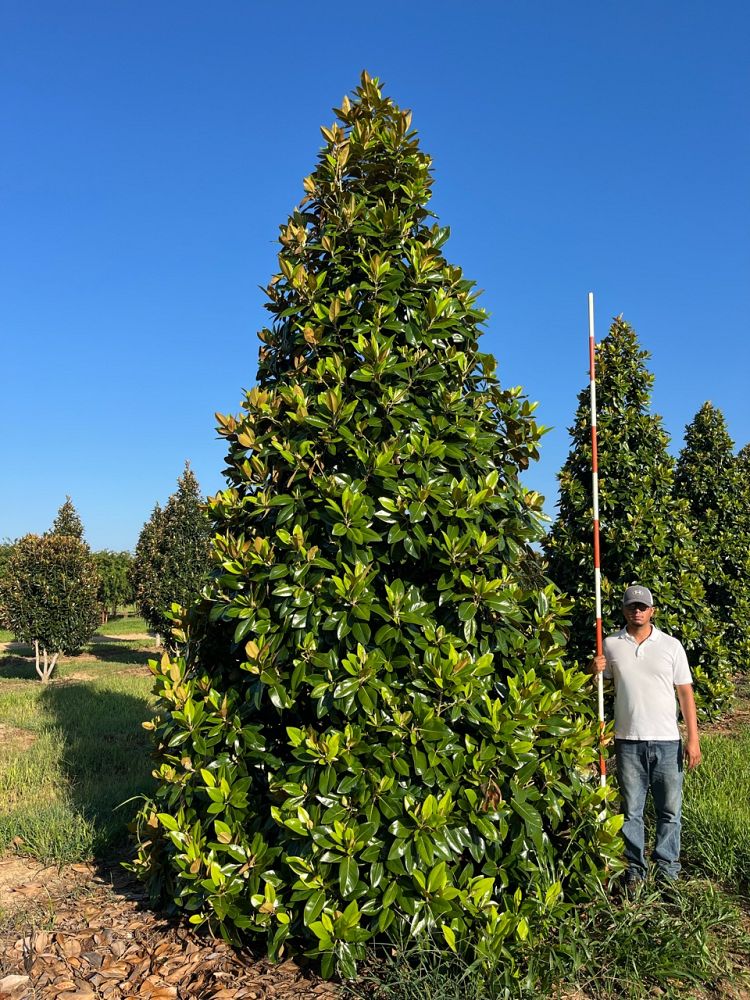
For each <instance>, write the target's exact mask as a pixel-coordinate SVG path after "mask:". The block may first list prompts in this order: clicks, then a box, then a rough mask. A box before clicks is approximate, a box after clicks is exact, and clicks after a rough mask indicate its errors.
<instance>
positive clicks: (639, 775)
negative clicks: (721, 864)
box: [615, 740, 682, 879]
mask: <svg viewBox="0 0 750 1000" xmlns="http://www.w3.org/2000/svg"><path fill="white" fill-rule="evenodd" d="M615 754H616V756H617V775H618V778H619V779H620V795H621V796H622V811H623V813H624V814H625V822H624V823H623V825H622V837H623V840H624V841H625V859H626V861H627V863H628V876H629V877H630V878H641V879H642V878H645V877H646V875H647V873H648V866H647V864H646V854H645V846H646V844H645V830H644V827H643V809H644V807H645V805H646V796H647V795H648V792H649V790H650V791H651V796H652V798H653V800H654V809H655V811H656V842H655V844H654V850H653V853H652V859H653V861H654V863H655V864H656V866H657V868H658V873H659V875H660V876H661V877H662V878H666V879H675V878H677V876H678V875H679V873H680V819H681V815H682V742H681V741H680V740H652V741H649V740H615Z"/></svg>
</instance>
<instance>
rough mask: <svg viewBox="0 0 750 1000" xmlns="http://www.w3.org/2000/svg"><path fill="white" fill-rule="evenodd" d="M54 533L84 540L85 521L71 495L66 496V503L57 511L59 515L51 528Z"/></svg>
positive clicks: (50, 532)
mask: <svg viewBox="0 0 750 1000" xmlns="http://www.w3.org/2000/svg"><path fill="white" fill-rule="evenodd" d="M49 534H52V535H68V536H70V537H71V538H77V539H78V540H79V541H81V542H82V541H83V522H82V521H81V519H80V517H79V516H78V511H77V510H76V509H75V507H74V506H73V501H72V500H71V499H70V497H65V503H64V504H63V505H62V507H61V508H60V509H59V510H58V512H57V517H56V518H55V520H54V521H53V522H52V527H51V528H50V530H49Z"/></svg>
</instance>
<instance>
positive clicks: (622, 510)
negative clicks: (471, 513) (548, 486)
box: [545, 317, 732, 715]
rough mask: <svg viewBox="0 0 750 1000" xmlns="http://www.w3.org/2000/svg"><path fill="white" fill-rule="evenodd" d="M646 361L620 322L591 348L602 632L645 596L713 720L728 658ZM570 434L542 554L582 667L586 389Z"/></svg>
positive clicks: (588, 554)
mask: <svg viewBox="0 0 750 1000" xmlns="http://www.w3.org/2000/svg"><path fill="white" fill-rule="evenodd" d="M648 357H649V354H648V352H646V351H644V350H642V349H641V347H640V345H639V343H638V340H637V337H636V334H635V331H634V330H633V329H632V327H630V326H629V324H627V323H626V322H624V320H623V319H622V317H618V318H616V319H615V320H614V322H613V323H612V326H611V328H610V331H609V334H608V335H607V336H606V337H605V338H604V340H603V341H602V342H601V343H600V344H598V345H597V348H596V366H597V367H596V371H597V404H598V416H597V424H598V443H599V484H600V489H599V517H600V524H601V563H602V599H603V618H604V627H605V630H607V631H612V630H613V629H615V628H619V627H621V625H622V616H621V613H620V598H621V595H622V592H623V591H624V589H625V587H627V586H628V585H629V584H631V583H634V582H639V583H643V584H645V585H646V586H650V587H652V589H653V591H654V594H655V599H656V603H657V605H658V619H657V624H659V625H660V626H661V627H663V628H664V629H665V630H666V631H667V632H670V633H672V634H673V635H676V636H677V637H678V638H679V639H681V640H682V642H683V644H684V645H685V648H686V650H687V652H688V657H689V660H690V663H691V667H692V669H693V676H694V679H695V688H696V700H697V703H698V706H699V709H700V710H701V712H702V714H703V715H715V714H717V713H718V712H721V711H723V710H725V709H726V708H727V707H728V705H729V701H730V698H731V693H732V685H731V682H730V679H729V674H730V664H729V658H728V652H727V649H726V645H725V643H724V640H723V637H722V632H723V627H722V625H721V623H720V622H719V621H717V620H716V618H715V617H714V615H713V614H712V613H711V609H710V608H709V606H708V604H707V600H706V594H705V589H704V586H703V583H702V576H703V574H704V570H705V567H704V565H703V563H702V561H701V556H700V552H699V550H698V547H697V546H696V544H695V541H694V539H693V534H694V530H695V529H694V524H693V519H692V515H691V512H690V510H689V508H688V505H687V503H686V501H684V500H678V499H676V498H675V496H674V495H673V483H674V461H673V459H672V458H671V456H670V455H669V452H668V451H667V444H668V441H669V437H668V435H667V434H666V432H665V431H664V428H663V426H662V422H661V418H660V417H658V416H657V415H655V414H653V413H651V412H650V401H651V390H652V386H653V382H654V377H653V375H652V374H651V373H650V372H649V371H648V370H647V368H646V364H645V362H646V360H647V359H648ZM570 434H571V437H572V441H573V443H572V447H571V450H570V453H569V455H568V459H567V461H566V463H565V465H564V466H563V468H562V470H561V472H560V474H559V481H560V501H559V514H558V517H557V520H556V521H555V523H554V525H553V526H552V529H551V531H550V533H549V535H548V537H547V539H546V542H545V550H546V553H547V556H548V559H549V572H550V575H551V576H552V579H553V580H554V581H555V582H556V583H557V584H558V586H559V587H561V588H562V589H563V590H565V591H567V593H569V594H570V595H571V596H572V597H573V598H574V599H575V608H574V611H573V615H572V631H571V637H570V649H571V652H572V654H573V655H574V656H576V657H577V658H578V659H579V660H580V661H584V660H587V659H589V658H590V656H591V654H592V650H593V645H594V638H593V636H594V631H593V630H594V616H595V612H594V586H593V554H592V548H591V546H592V542H591V526H592V519H593V511H592V486H591V433H590V400H589V389H588V387H586V388H585V389H583V390H582V392H581V393H580V395H579V397H578V410H577V413H576V419H575V424H574V426H573V427H572V428H571V430H570Z"/></svg>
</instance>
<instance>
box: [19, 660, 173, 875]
mask: <svg viewBox="0 0 750 1000" xmlns="http://www.w3.org/2000/svg"><path fill="white" fill-rule="evenodd" d="M30 652H31V651H30V650H28V649H24V648H21V650H20V651H13V652H5V653H3V655H2V658H1V659H0V852H2V851H6V850H8V849H10V848H15V849H16V850H17V851H19V852H20V853H24V854H29V855H31V856H33V857H35V858H38V859H39V860H41V861H44V862H57V863H65V862H75V861H83V860H87V859H90V858H92V857H100V856H104V855H106V854H107V853H111V852H112V851H113V850H114V849H116V848H117V846H118V845H119V844H121V842H122V841H123V840H124V838H125V836H126V827H127V824H128V822H129V821H130V819H131V818H132V816H133V814H134V812H135V809H136V804H135V803H130V804H128V805H125V806H123V805H122V803H123V802H125V800H127V799H129V798H131V797H132V796H137V795H139V794H143V793H144V792H147V791H149V790H150V789H151V787H152V779H151V777H150V770H151V766H150V762H149V756H148V747H149V743H148V734H147V733H146V732H145V730H144V729H143V728H142V726H141V723H142V722H143V721H144V720H145V719H147V718H148V717H149V715H150V713H151V695H150V691H151V686H152V678H151V674H150V673H149V672H148V669H147V667H146V662H147V660H148V659H149V657H151V656H153V655H154V653H153V652H152V651H151V652H149V651H148V650H144V649H142V648H140V647H139V646H138V644H136V643H123V644H122V645H118V646H117V647H115V648H113V645H112V643H107V644H104V643H92V644H91V645H90V646H89V647H88V648H87V650H86V652H85V653H84V654H82V655H81V656H79V657H70V658H67V659H63V660H62V662H61V663H59V664H58V666H57V668H56V670H55V673H54V675H53V679H52V680H51V681H50V682H49V683H48V684H46V685H45V684H42V683H41V682H40V681H39V680H38V679H37V678H36V673H35V670H34V663H33V660H32V659H30V658H29V657H28V656H24V655H22V654H24V653H27V654H30Z"/></svg>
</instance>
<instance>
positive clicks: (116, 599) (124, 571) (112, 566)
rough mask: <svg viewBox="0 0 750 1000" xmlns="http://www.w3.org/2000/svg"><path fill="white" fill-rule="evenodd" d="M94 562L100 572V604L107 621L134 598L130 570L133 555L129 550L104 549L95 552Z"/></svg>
mask: <svg viewBox="0 0 750 1000" xmlns="http://www.w3.org/2000/svg"><path fill="white" fill-rule="evenodd" d="M94 562H95V563H96V570H97V573H98V574H99V595H98V596H99V605H100V607H101V614H102V619H103V620H104V621H105V622H106V621H107V619H108V618H109V616H110V615H111V614H112V615H116V614H117V609H118V608H119V607H120V606H121V605H123V604H127V603H128V602H129V601H130V600H132V595H133V588H132V585H131V582H130V570H131V567H132V565H133V557H132V556H131V554H130V553H129V552H111V551H110V550H109V549H102V550H100V551H99V552H95V553H94Z"/></svg>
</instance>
